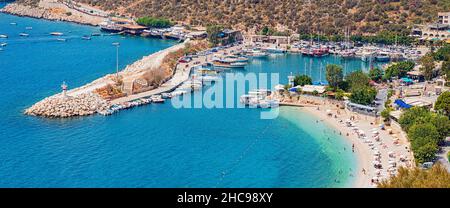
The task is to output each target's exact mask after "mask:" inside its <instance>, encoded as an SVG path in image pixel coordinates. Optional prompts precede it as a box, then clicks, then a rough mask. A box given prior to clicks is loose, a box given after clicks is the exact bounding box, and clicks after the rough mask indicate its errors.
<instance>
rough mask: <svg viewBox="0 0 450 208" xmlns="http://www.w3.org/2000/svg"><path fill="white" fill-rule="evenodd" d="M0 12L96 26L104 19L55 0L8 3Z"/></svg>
mask: <svg viewBox="0 0 450 208" xmlns="http://www.w3.org/2000/svg"><path fill="white" fill-rule="evenodd" d="M0 12H4V13H8V14H12V15H17V16H26V17H33V18H40V19H48V20H53V21H67V22H74V23H79V24H85V25H92V26H98V25H99V24H100V23H101V22H103V21H105V20H106V18H104V17H101V16H95V15H89V14H87V13H84V12H81V11H78V10H76V9H73V8H71V7H69V6H67V5H66V4H63V3H61V2H58V1H56V0H41V1H40V2H39V4H38V6H30V5H24V4H18V3H10V4H8V5H6V6H5V7H4V8H2V9H0Z"/></svg>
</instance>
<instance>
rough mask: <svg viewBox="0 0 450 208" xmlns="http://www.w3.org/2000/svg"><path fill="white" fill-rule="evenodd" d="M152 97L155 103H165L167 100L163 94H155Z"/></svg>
mask: <svg viewBox="0 0 450 208" xmlns="http://www.w3.org/2000/svg"><path fill="white" fill-rule="evenodd" d="M150 99H152V101H153V102H154V103H164V101H165V100H164V99H163V98H162V96H161V95H153V96H151V98H150Z"/></svg>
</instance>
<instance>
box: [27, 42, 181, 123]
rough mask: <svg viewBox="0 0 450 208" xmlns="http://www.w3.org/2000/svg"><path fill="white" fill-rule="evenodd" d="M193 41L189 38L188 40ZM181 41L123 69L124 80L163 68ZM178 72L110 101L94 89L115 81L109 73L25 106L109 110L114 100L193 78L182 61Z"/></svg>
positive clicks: (71, 112)
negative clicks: (146, 87)
mask: <svg viewBox="0 0 450 208" xmlns="http://www.w3.org/2000/svg"><path fill="white" fill-rule="evenodd" d="M188 41H189V40H188ZM188 41H186V42H184V43H180V44H177V45H174V46H172V47H170V48H167V49H164V50H161V51H159V52H156V53H153V54H151V55H149V56H145V57H143V58H142V59H141V60H139V61H137V62H135V63H133V64H131V65H128V66H127V67H126V69H125V70H123V71H122V72H120V73H119V75H120V76H121V77H123V79H124V80H133V79H136V78H138V77H140V76H142V74H144V73H145V72H147V71H149V70H160V69H159V67H160V66H161V64H162V61H163V59H164V57H165V56H167V55H168V54H169V53H171V52H174V51H177V50H179V49H181V48H183V47H185V46H186V43H187V42H188ZM175 70H176V71H175V74H174V76H173V77H172V79H170V80H169V81H167V82H166V83H164V84H163V85H162V86H160V87H159V88H157V89H155V90H151V91H147V92H143V93H139V94H133V95H129V96H126V97H122V98H119V99H115V100H112V101H111V102H110V101H107V100H104V99H102V98H101V97H100V96H99V95H98V94H96V93H95V92H94V91H95V90H96V89H99V88H102V87H105V86H107V85H108V84H111V85H113V84H115V82H114V77H115V75H114V74H108V75H106V76H104V77H101V78H99V79H97V80H94V81H93V82H91V83H89V84H86V85H84V86H81V87H78V88H75V89H72V90H69V91H67V92H66V93H65V95H63V94H62V93H58V94H56V95H53V96H50V97H47V98H45V99H43V100H42V101H39V102H38V103H36V104H34V105H33V106H31V107H30V108H28V109H26V110H25V112H24V113H25V114H27V115H33V116H43V117H71V116H85V115H92V114H95V113H97V112H101V111H105V110H107V109H109V108H110V106H111V105H112V104H117V103H122V102H127V101H131V100H135V99H137V98H142V97H147V96H151V95H154V94H159V93H162V92H166V91H170V90H172V89H173V88H175V87H177V86H178V85H180V84H181V83H183V82H184V81H186V80H187V79H188V78H189V74H190V68H189V67H187V66H186V65H185V64H180V65H178V66H177V67H176V69H175Z"/></svg>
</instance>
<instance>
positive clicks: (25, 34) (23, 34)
mask: <svg viewBox="0 0 450 208" xmlns="http://www.w3.org/2000/svg"><path fill="white" fill-rule="evenodd" d="M19 36H21V37H28V36H30V34H28V33H19Z"/></svg>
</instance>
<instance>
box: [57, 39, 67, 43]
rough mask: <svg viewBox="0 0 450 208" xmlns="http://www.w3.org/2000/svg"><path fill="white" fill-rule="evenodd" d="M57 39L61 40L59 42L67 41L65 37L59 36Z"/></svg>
mask: <svg viewBox="0 0 450 208" xmlns="http://www.w3.org/2000/svg"><path fill="white" fill-rule="evenodd" d="M56 40H57V41H59V42H66V39H64V38H58V39H56Z"/></svg>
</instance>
